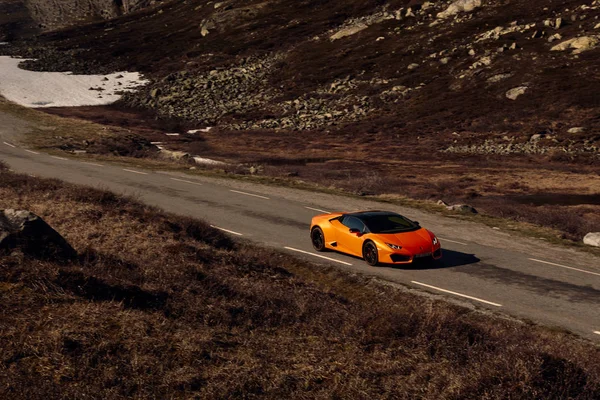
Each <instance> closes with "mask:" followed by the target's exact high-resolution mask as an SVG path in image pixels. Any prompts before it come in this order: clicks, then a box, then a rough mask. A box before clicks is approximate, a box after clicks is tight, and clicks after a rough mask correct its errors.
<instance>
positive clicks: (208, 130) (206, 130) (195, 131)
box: [187, 126, 212, 135]
mask: <svg viewBox="0 0 600 400" xmlns="http://www.w3.org/2000/svg"><path fill="white" fill-rule="evenodd" d="M211 129H212V126H208V127H206V128H202V129H192V130H189V131H187V133H190V134H192V135H193V134H194V133H198V132H204V133H206V132H210V130H211Z"/></svg>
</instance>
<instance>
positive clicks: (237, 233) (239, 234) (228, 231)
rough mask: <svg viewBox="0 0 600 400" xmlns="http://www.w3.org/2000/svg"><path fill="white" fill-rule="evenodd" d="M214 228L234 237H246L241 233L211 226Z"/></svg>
mask: <svg viewBox="0 0 600 400" xmlns="http://www.w3.org/2000/svg"><path fill="white" fill-rule="evenodd" d="M211 227H212V228H215V229H218V230H220V231H223V232H227V233H231V234H232V235H237V236H244V234H243V233H239V232H234V231H230V230H229V229H225V228H219V227H218V226H215V225H211Z"/></svg>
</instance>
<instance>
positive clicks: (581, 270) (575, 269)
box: [528, 258, 600, 276]
mask: <svg viewBox="0 0 600 400" xmlns="http://www.w3.org/2000/svg"><path fill="white" fill-rule="evenodd" d="M528 260H531V261H535V262H539V263H542V264H548V265H554V266H555V267H561V268H566V269H572V270H573V271H578V272H583V273H585V274H590V275H596V276H600V274H599V273H597V272H592V271H586V270H585V269H579V268H573V267H567V266H566V265H561V264H555V263H552V262H548V261H542V260H536V259H535V258H529V259H528Z"/></svg>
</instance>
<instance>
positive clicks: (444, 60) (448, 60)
mask: <svg viewBox="0 0 600 400" xmlns="http://www.w3.org/2000/svg"><path fill="white" fill-rule="evenodd" d="M440 62H441V63H442V64H444V65H446V64H448V63H449V62H450V57H444V58H442V59H441V60H440Z"/></svg>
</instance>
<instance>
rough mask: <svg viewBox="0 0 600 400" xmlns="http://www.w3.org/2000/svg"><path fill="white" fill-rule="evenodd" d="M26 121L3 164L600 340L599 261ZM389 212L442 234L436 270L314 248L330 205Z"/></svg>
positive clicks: (4, 148) (0, 130) (15, 124)
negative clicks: (35, 139) (315, 220)
mask: <svg viewBox="0 0 600 400" xmlns="http://www.w3.org/2000/svg"><path fill="white" fill-rule="evenodd" d="M27 129H28V124H27V123H26V122H24V121H21V120H19V119H18V118H16V117H14V116H11V115H8V114H5V113H2V112H0V160H2V161H4V162H6V163H7V164H8V165H10V167H11V168H12V169H13V170H15V171H17V172H22V173H27V174H32V175H36V176H42V177H53V178H59V179H62V180H64V181H67V182H72V183H76V184H84V185H90V186H94V187H100V188H105V189H110V190H112V191H115V192H117V193H123V194H128V195H136V196H138V197H139V198H140V199H141V200H142V201H145V202H146V203H148V204H152V205H155V206H159V207H161V208H163V209H164V210H167V211H170V212H174V213H178V214H184V215H189V216H193V217H198V218H202V219H204V220H206V221H208V222H209V223H211V224H213V225H214V226H215V227H218V228H219V229H222V230H224V231H227V232H229V233H230V234H232V235H234V236H240V237H243V238H246V239H249V240H252V241H255V242H259V243H262V244H265V245H267V246H270V247H274V248H278V249H281V250H282V251H287V252H290V253H294V254H296V255H298V256H300V257H304V258H307V259H310V260H312V261H316V262H321V263H329V264H334V265H337V266H340V267H343V268H347V269H349V270H353V271H356V272H360V273H365V274H370V275H375V276H378V277H380V278H383V279H386V280H388V281H391V282H397V283H402V284H405V285H407V286H409V287H412V288H414V289H418V290H422V291H426V292H429V293H431V294H433V295H439V296H443V297H444V298H446V299H448V300H451V301H455V302H459V303H461V304H466V305H468V306H477V307H479V308H483V309H489V310H492V311H495V312H498V311H499V312H500V313H504V314H506V315H510V316H515V317H518V318H525V319H529V320H533V321H536V322H538V323H541V324H544V325H548V326H554V327H560V328H564V329H566V330H569V331H572V332H574V333H577V334H579V335H581V336H583V337H586V338H588V339H591V340H594V341H597V342H600V258H598V257H594V256H592V255H589V254H587V253H583V252H577V251H575V250H572V249H563V248H556V247H553V246H551V245H549V244H547V243H545V242H544V241H542V240H533V239H524V238H520V237H515V236H511V235H510V234H509V233H507V232H503V231H501V230H498V229H493V228H489V227H487V226H483V225H480V224H476V223H472V222H465V221H460V220H457V219H453V218H446V217H440V216H436V215H431V214H427V213H424V212H421V211H419V210H415V209H409V208H403V207H398V206H390V205H382V204H381V203H376V202H372V201H368V200H360V199H350V198H346V197H341V196H334V195H329V194H322V193H312V192H307V191H300V190H295V189H289V188H276V187H269V186H264V185H257V184H251V183H247V182H240V181H236V180H226V179H213V178H206V177H198V176H194V177H190V176H185V175H183V174H177V173H166V172H152V171H145V170H142V169H137V168H128V167H121V166H116V165H108V164H99V163H93V162H84V161H83V160H76V159H70V158H65V157H56V156H51V155H48V154H44V153H40V152H38V151H32V150H29V149H27V148H25V147H23V146H21V145H19V144H18V139H19V137H20V136H21V135H22V134H23V133H25V132H26V131H27ZM377 208H379V209H380V208H385V209H390V210H393V211H397V212H399V213H402V214H404V215H406V216H408V217H409V218H411V219H415V220H418V221H420V223H421V224H422V225H423V226H425V227H427V228H428V229H431V230H432V231H433V232H435V233H436V234H437V235H438V237H439V238H440V241H441V243H442V246H443V248H444V257H443V260H442V262H441V263H440V264H439V265H437V266H436V267H420V266H411V267H401V268H399V267H397V268H393V267H377V268H373V267H369V266H368V265H367V264H366V263H364V262H363V261H362V260H360V259H358V258H353V257H348V256H345V255H342V254H338V253H318V254H317V253H315V252H314V251H313V249H312V246H311V244H310V240H309V237H308V227H309V223H310V219H311V217H312V216H314V215H316V214H319V213H321V212H328V211H339V210H342V211H351V210H362V209H377Z"/></svg>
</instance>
